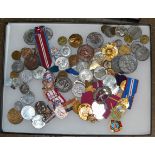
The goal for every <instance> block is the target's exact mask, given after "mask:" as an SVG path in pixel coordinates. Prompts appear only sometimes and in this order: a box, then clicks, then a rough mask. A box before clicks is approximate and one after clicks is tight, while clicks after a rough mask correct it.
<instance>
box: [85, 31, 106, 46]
mask: <svg viewBox="0 0 155 155" xmlns="http://www.w3.org/2000/svg"><path fill="white" fill-rule="evenodd" d="M86 42H87V44H88V45H90V46H91V47H93V48H99V47H101V46H102V45H103V42H104V39H103V37H102V35H101V34H100V33H98V32H92V33H90V34H89V35H88V36H87V39H86Z"/></svg>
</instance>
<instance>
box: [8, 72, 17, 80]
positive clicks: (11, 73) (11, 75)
mask: <svg viewBox="0 0 155 155" xmlns="http://www.w3.org/2000/svg"><path fill="white" fill-rule="evenodd" d="M18 77H19V73H17V72H15V71H12V72H10V78H12V79H13V78H18Z"/></svg>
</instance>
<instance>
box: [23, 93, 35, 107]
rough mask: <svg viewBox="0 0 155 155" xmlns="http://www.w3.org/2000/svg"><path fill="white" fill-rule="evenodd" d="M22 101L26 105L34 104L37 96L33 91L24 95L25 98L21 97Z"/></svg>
mask: <svg viewBox="0 0 155 155" xmlns="http://www.w3.org/2000/svg"><path fill="white" fill-rule="evenodd" d="M20 101H21V102H22V103H23V104H24V105H28V104H32V103H33V102H34V101H35V96H34V94H33V93H32V92H31V91H29V92H28V93H26V94H24V96H22V97H21V99H20Z"/></svg>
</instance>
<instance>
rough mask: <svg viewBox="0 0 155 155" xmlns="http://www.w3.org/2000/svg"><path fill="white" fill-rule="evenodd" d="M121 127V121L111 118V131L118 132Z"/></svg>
mask: <svg viewBox="0 0 155 155" xmlns="http://www.w3.org/2000/svg"><path fill="white" fill-rule="evenodd" d="M121 129H122V123H121V121H117V120H111V122H110V130H111V131H112V132H119V131H121Z"/></svg>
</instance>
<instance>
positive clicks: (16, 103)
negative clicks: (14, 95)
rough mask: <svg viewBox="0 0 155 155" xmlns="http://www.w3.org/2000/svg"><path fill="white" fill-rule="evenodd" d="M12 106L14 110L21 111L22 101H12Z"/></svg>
mask: <svg viewBox="0 0 155 155" xmlns="http://www.w3.org/2000/svg"><path fill="white" fill-rule="evenodd" d="M14 108H15V109H16V110H18V111H21V110H22V108H23V104H22V102H20V101H17V102H15V103H14Z"/></svg>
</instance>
